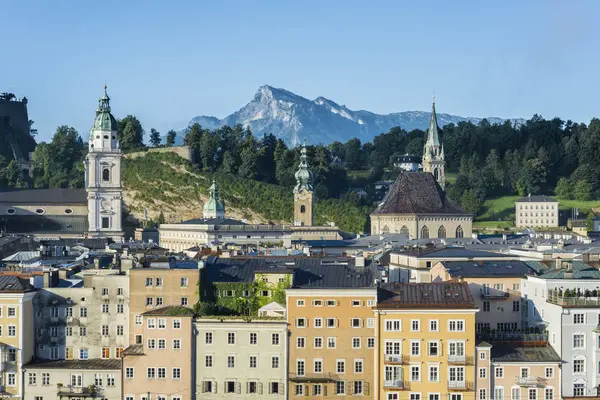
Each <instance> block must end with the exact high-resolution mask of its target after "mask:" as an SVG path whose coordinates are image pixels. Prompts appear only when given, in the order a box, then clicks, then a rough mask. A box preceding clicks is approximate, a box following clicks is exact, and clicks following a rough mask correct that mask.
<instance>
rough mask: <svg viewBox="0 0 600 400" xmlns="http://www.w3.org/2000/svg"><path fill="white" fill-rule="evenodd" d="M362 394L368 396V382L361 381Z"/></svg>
mask: <svg viewBox="0 0 600 400" xmlns="http://www.w3.org/2000/svg"><path fill="white" fill-rule="evenodd" d="M363 394H364V395H365V396H368V395H369V382H367V381H363Z"/></svg>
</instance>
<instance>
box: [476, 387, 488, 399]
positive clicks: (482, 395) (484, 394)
mask: <svg viewBox="0 0 600 400" xmlns="http://www.w3.org/2000/svg"><path fill="white" fill-rule="evenodd" d="M478 400H487V390H486V389H479V396H478Z"/></svg>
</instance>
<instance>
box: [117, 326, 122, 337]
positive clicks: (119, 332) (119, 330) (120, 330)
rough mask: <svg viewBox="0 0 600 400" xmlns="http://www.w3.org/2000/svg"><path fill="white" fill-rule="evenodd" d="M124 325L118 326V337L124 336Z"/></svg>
mask: <svg viewBox="0 0 600 400" xmlns="http://www.w3.org/2000/svg"><path fill="white" fill-rule="evenodd" d="M123 332H124V329H123V325H117V336H123Z"/></svg>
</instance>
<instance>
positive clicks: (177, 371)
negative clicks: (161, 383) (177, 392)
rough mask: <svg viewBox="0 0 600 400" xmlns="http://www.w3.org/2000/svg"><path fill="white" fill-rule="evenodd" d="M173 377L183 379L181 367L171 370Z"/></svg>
mask: <svg viewBox="0 0 600 400" xmlns="http://www.w3.org/2000/svg"><path fill="white" fill-rule="evenodd" d="M171 377H172V378H173V379H181V368H173V369H172V370H171Z"/></svg>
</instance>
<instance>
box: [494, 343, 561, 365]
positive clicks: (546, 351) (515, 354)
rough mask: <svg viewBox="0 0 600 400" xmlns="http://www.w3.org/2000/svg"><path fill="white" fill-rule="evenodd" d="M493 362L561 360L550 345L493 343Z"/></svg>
mask: <svg viewBox="0 0 600 400" xmlns="http://www.w3.org/2000/svg"><path fill="white" fill-rule="evenodd" d="M492 361H494V362H561V358H560V356H559V355H558V354H557V353H556V351H555V350H554V349H553V348H552V346H549V345H548V346H515V345H494V346H493V347H492Z"/></svg>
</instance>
